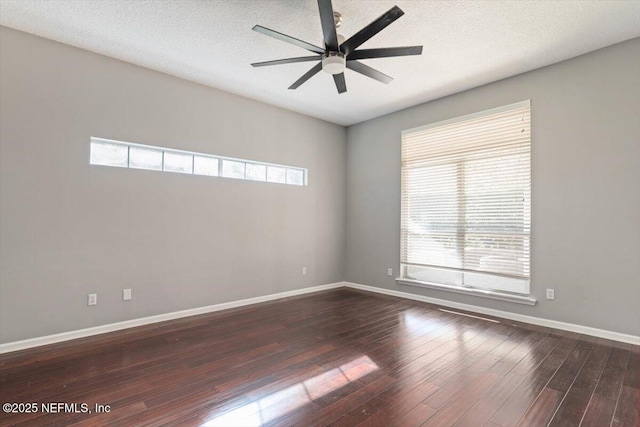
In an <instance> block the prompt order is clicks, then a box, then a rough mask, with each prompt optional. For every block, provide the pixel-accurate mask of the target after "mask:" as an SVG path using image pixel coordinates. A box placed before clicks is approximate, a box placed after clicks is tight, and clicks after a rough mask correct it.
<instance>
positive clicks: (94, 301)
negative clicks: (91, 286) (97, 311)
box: [87, 294, 98, 305]
mask: <svg viewBox="0 0 640 427" xmlns="http://www.w3.org/2000/svg"><path fill="white" fill-rule="evenodd" d="M97 304H98V294H89V299H88V300H87V305H97Z"/></svg>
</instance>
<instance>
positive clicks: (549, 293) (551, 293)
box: [547, 289, 556, 299]
mask: <svg viewBox="0 0 640 427" xmlns="http://www.w3.org/2000/svg"><path fill="white" fill-rule="evenodd" d="M555 297H556V295H555V292H554V290H553V289H547V299H555Z"/></svg>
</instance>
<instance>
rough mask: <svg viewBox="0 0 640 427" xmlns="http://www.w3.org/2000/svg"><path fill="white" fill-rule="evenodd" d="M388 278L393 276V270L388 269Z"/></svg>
mask: <svg viewBox="0 0 640 427" xmlns="http://www.w3.org/2000/svg"><path fill="white" fill-rule="evenodd" d="M387 276H389V277H391V276H393V268H387Z"/></svg>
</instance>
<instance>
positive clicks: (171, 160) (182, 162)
mask: <svg viewBox="0 0 640 427" xmlns="http://www.w3.org/2000/svg"><path fill="white" fill-rule="evenodd" d="M164 170H165V171H168V172H179V173H192V172H193V155H191V154H184V153H172V152H171V151H166V152H165V153H164Z"/></svg>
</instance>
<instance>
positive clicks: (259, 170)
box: [246, 163, 267, 181]
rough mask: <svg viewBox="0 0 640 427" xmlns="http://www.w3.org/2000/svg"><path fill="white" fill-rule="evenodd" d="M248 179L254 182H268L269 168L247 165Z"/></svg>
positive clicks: (253, 164) (252, 164)
mask: <svg viewBox="0 0 640 427" xmlns="http://www.w3.org/2000/svg"><path fill="white" fill-rule="evenodd" d="M246 168H247V179H250V180H253V181H266V180H267V166H266V165H257V164H255V163H247V166H246Z"/></svg>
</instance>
